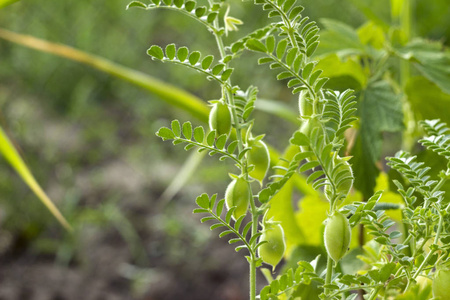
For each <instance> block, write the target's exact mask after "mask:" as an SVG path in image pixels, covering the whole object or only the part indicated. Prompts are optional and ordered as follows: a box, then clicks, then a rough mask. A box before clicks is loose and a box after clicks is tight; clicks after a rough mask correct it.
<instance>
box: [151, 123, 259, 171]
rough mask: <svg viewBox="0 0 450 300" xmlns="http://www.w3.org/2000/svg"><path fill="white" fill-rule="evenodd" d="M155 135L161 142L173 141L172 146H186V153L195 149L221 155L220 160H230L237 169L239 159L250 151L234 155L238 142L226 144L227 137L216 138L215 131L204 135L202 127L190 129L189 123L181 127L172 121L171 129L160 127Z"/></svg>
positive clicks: (211, 154) (239, 164)
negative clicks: (234, 163)
mask: <svg viewBox="0 0 450 300" xmlns="http://www.w3.org/2000/svg"><path fill="white" fill-rule="evenodd" d="M156 135H157V136H159V137H160V138H162V139H163V140H173V144H174V145H178V144H183V143H184V144H187V145H186V146H185V147H184V149H185V150H186V151H187V150H189V149H192V148H194V147H197V148H198V151H199V152H202V151H208V154H209V155H210V156H213V155H215V154H219V155H221V156H220V158H219V159H220V160H224V159H226V158H230V159H232V160H234V161H235V162H236V164H237V165H238V166H239V167H240V166H241V163H240V159H242V157H243V156H244V155H245V153H246V152H247V151H248V150H250V148H245V149H243V150H242V151H240V152H239V151H238V152H237V153H236V154H235V152H236V149H237V145H238V141H236V140H234V141H232V142H230V143H228V144H227V142H228V136H227V135H226V134H222V135H220V136H219V137H217V138H216V132H215V131H210V132H209V133H208V134H205V129H204V128H203V127H202V126H198V127H195V128H192V124H191V122H189V121H188V122H185V123H183V125H181V124H180V122H179V121H178V120H174V121H172V128H171V129H170V128H167V127H162V128H160V129H159V130H158V132H157V133H156Z"/></svg>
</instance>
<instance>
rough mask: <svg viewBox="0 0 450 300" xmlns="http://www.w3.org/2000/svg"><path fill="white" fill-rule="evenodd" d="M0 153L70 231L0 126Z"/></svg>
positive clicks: (69, 229) (70, 228) (70, 229)
mask: <svg viewBox="0 0 450 300" xmlns="http://www.w3.org/2000/svg"><path fill="white" fill-rule="evenodd" d="M0 153H1V154H3V156H4V157H5V158H6V160H7V161H8V162H9V163H10V164H11V166H12V167H13V168H14V169H15V170H16V172H17V173H18V174H19V175H20V177H22V179H23V181H25V183H26V184H27V185H28V186H29V187H30V189H31V190H32V191H33V192H34V193H35V194H36V196H37V197H38V198H39V199H40V200H41V201H42V203H43V204H44V205H45V206H46V207H47V208H48V210H49V211H50V212H51V213H52V214H53V216H55V218H56V219H57V220H58V221H59V222H60V223H61V225H62V226H64V228H66V229H67V230H68V231H72V227H71V226H70V225H69V223H68V222H67V220H66V219H65V218H64V217H63V215H62V214H61V212H60V211H59V210H58V208H57V207H56V206H55V205H54V204H53V202H52V201H51V200H50V198H49V197H48V196H47V194H46V193H45V192H44V191H43V190H42V188H41V187H40V186H39V184H38V183H37V182H36V179H34V177H33V174H31V172H30V170H29V169H28V167H27V166H26V164H25V162H24V161H23V160H22V158H21V157H20V155H19V153H18V152H17V150H16V149H15V148H14V146H13V145H12V143H11V141H10V140H9V138H8V136H7V135H6V133H5V132H4V131H3V129H2V127H1V126H0Z"/></svg>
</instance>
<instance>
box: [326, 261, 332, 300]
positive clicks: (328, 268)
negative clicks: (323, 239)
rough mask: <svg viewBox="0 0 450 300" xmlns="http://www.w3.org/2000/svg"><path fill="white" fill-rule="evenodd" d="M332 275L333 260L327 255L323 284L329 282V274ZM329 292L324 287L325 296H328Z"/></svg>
mask: <svg viewBox="0 0 450 300" xmlns="http://www.w3.org/2000/svg"><path fill="white" fill-rule="evenodd" d="M332 275H333V260H332V259H331V257H330V256H329V255H328V258H327V276H326V277H325V284H330V283H331V276H332ZM329 292H330V290H329V289H325V297H326V296H328V293H329ZM327 299H328V298H327Z"/></svg>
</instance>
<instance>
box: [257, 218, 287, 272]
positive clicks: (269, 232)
mask: <svg viewBox="0 0 450 300" xmlns="http://www.w3.org/2000/svg"><path fill="white" fill-rule="evenodd" d="M259 241H260V242H262V241H267V243H265V244H263V245H261V246H260V247H259V248H258V254H259V257H261V259H262V260H263V262H265V263H266V264H269V265H271V266H272V269H275V267H276V266H277V265H278V263H279V262H280V261H281V259H282V258H283V256H284V252H285V251H286V243H285V241H284V231H283V227H281V225H280V224H277V223H274V222H270V221H269V222H266V223H265V224H263V228H262V235H261V236H260V238H259Z"/></svg>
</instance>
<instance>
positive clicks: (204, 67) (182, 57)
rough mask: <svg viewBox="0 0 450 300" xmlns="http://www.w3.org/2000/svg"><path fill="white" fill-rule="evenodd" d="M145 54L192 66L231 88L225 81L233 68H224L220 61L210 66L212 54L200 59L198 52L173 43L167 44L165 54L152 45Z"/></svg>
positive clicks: (159, 48)
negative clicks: (176, 46) (178, 46)
mask: <svg viewBox="0 0 450 300" xmlns="http://www.w3.org/2000/svg"><path fill="white" fill-rule="evenodd" d="M147 54H148V55H150V56H151V57H152V58H154V59H158V60H161V61H162V62H166V61H170V62H172V63H175V64H181V65H184V66H186V67H189V68H192V69H194V70H196V71H198V72H201V73H203V74H205V75H206V76H207V78H208V79H214V80H216V81H217V82H219V83H220V84H221V85H226V86H227V88H229V89H231V87H230V86H229V85H227V83H226V81H227V80H228V78H230V76H231V73H232V72H233V69H232V68H226V65H225V64H224V63H222V62H219V63H217V64H216V65H214V66H211V64H212V62H213V60H214V57H213V56H212V55H208V56H206V57H204V58H203V59H202V60H201V61H200V58H201V54H200V52H198V51H193V52H189V49H188V48H186V47H180V48H178V49H176V48H175V44H169V45H167V46H166V49H165V54H164V52H163V50H162V48H161V47H159V46H156V45H153V46H151V47H150V48H149V49H148V51H147Z"/></svg>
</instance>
